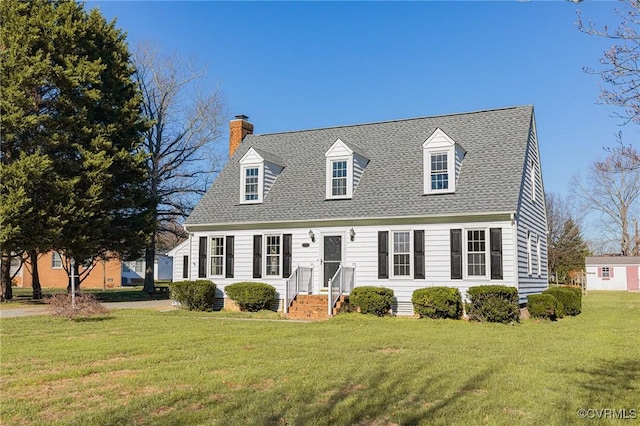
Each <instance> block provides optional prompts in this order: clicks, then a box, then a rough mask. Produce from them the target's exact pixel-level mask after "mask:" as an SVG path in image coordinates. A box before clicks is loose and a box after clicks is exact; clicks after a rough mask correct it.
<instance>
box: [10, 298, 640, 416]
mask: <svg viewBox="0 0 640 426" xmlns="http://www.w3.org/2000/svg"><path fill="white" fill-rule="evenodd" d="M0 354H1V368H2V370H1V383H0V403H1V406H0V423H1V424H3V425H14V424H16V425H35V424H42V425H51V424H64V425H67V424H75V425H112V424H126V425H129V424H142V425H198V424H204V425H208V424H216V425H236V424H242V425H379V426H383V425H395V424H398V425H413V424H425V425H476V424H488V425H515V424H523V425H571V424H600V423H614V424H632V423H635V422H637V421H638V420H637V419H640V293H624V292H613V293H604V292H601V293H596V292H592V293H590V294H589V295H588V296H585V297H584V298H583V313H582V314H581V315H579V316H577V317H568V318H565V319H562V320H561V321H558V322H538V321H534V320H527V321H524V322H523V323H521V324H519V325H502V324H478V323H469V322H465V321H451V320H441V321H434V320H426V319H423V320H416V319H409V318H374V317H366V316H363V315H359V314H348V315H340V316H338V317H336V318H334V319H332V320H329V321H324V322H318V323H299V322H294V321H285V320H283V321H248V320H246V319H239V318H238V319H234V318H223V317H222V316H220V315H219V314H217V313H210V314H199V313H198V314H195V313H187V312H176V311H174V312H156V311H145V310H121V311H115V312H114V313H112V314H110V315H109V316H108V317H104V318H98V319H92V320H84V321H80V320H79V321H67V320H62V319H56V318H52V317H47V316H41V317H29V318H12V319H5V320H2V323H1V353H0ZM581 408H583V409H592V410H596V409H597V410H600V409H613V410H623V409H624V410H626V412H625V413H626V416H627V417H634V413H637V415H636V417H637V419H636V420H635V421H634V420H611V419H609V420H598V419H587V420H585V419H582V418H580V417H579V416H578V414H577V412H578V410H579V409H581ZM632 410H635V411H632ZM591 413H592V416H593V415H595V413H594V412H593V411H592V412H591Z"/></svg>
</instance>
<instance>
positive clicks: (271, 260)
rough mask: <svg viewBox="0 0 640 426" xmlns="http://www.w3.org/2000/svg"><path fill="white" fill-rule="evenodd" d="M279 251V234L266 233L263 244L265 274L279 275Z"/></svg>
mask: <svg viewBox="0 0 640 426" xmlns="http://www.w3.org/2000/svg"><path fill="white" fill-rule="evenodd" d="M281 253H282V252H281V245H280V235H267V237H266V245H265V262H266V267H265V275H267V276H274V275H276V276H277V275H280V261H281V258H282V256H281Z"/></svg>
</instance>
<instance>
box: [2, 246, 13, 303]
mask: <svg viewBox="0 0 640 426" xmlns="http://www.w3.org/2000/svg"><path fill="white" fill-rule="evenodd" d="M1 269H2V276H1V277H0V281H1V283H0V285H1V286H2V294H1V295H0V301H2V302H4V301H7V300H11V299H13V289H12V288H11V256H9V255H8V253H7V256H4V253H3V256H2V268H1Z"/></svg>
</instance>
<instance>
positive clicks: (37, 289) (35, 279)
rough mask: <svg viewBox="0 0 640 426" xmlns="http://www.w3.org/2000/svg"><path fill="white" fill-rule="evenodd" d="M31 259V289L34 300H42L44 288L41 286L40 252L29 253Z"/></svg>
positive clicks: (32, 251) (31, 251)
mask: <svg viewBox="0 0 640 426" xmlns="http://www.w3.org/2000/svg"><path fill="white" fill-rule="evenodd" d="M29 259H30V260H31V288H32V289H33V299H34V300H40V299H42V286H41V285H40V274H38V252H37V251H35V250H30V251H29Z"/></svg>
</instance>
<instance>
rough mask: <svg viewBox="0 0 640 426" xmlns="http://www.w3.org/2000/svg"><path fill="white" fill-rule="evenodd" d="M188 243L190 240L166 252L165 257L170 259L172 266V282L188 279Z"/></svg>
mask: <svg viewBox="0 0 640 426" xmlns="http://www.w3.org/2000/svg"><path fill="white" fill-rule="evenodd" d="M189 243H190V240H184V241H183V242H181V243H180V244H178V245H177V246H175V247H174V248H173V249H171V250H169V251H168V252H167V256H169V257H171V260H172V264H173V267H172V270H173V281H174V282H175V281H183V280H186V279H188V278H189Z"/></svg>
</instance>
